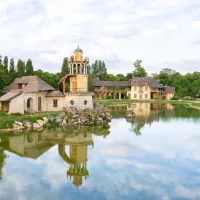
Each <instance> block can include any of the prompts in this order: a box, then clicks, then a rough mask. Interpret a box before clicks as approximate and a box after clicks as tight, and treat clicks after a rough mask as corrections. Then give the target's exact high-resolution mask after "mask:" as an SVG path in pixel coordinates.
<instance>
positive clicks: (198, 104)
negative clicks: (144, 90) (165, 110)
mask: <svg viewBox="0 0 200 200" xmlns="http://www.w3.org/2000/svg"><path fill="white" fill-rule="evenodd" d="M95 102H96V103H99V104H102V105H104V106H109V105H116V104H131V103H159V104H164V103H170V104H183V105H186V104H187V105H190V106H195V107H200V102H194V101H186V100H133V99H106V100H95Z"/></svg>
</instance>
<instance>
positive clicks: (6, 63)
mask: <svg viewBox="0 0 200 200" xmlns="http://www.w3.org/2000/svg"><path fill="white" fill-rule="evenodd" d="M3 68H4V71H5V72H6V73H8V57H7V56H5V57H4V59H3Z"/></svg>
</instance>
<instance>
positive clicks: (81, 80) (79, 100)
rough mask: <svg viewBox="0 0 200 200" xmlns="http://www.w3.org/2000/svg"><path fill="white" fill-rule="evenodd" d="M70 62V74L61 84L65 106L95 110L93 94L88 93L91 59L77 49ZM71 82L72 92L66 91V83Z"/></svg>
mask: <svg viewBox="0 0 200 200" xmlns="http://www.w3.org/2000/svg"><path fill="white" fill-rule="evenodd" d="M73 53H74V54H73V55H72V56H71V57H70V59H69V61H68V66H69V74H67V75H66V76H64V77H63V78H62V79H61V80H60V82H59V88H60V91H62V93H63V94H64V95H65V105H66V106H75V107H77V108H80V109H82V108H93V101H92V96H93V93H92V92H88V64H89V58H88V57H85V58H83V50H82V49H80V48H79V46H78V47H77V49H75V50H74V52H73ZM67 80H70V91H66V81H67Z"/></svg>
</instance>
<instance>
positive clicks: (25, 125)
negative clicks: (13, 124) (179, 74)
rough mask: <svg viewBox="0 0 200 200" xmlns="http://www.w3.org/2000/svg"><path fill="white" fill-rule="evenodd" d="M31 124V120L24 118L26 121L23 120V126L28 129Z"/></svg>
mask: <svg viewBox="0 0 200 200" xmlns="http://www.w3.org/2000/svg"><path fill="white" fill-rule="evenodd" d="M32 125H33V123H32V122H31V121H28V120H26V121H24V122H23V126H24V127H25V128H28V129H30V128H32Z"/></svg>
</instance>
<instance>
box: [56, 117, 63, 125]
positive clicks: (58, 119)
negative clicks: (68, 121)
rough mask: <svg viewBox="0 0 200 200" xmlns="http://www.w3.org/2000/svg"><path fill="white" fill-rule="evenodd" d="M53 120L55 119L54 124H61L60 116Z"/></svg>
mask: <svg viewBox="0 0 200 200" xmlns="http://www.w3.org/2000/svg"><path fill="white" fill-rule="evenodd" d="M55 119H56V123H58V124H62V118H61V117H60V116H57V117H56V118H55Z"/></svg>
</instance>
